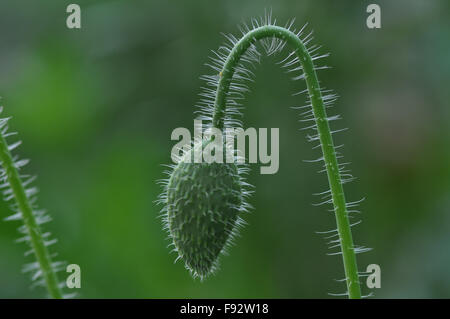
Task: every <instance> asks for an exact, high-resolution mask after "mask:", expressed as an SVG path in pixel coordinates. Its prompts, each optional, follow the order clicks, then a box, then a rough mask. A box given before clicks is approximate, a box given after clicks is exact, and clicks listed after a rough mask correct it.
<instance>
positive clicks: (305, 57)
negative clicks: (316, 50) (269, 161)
mask: <svg viewBox="0 0 450 319" xmlns="http://www.w3.org/2000/svg"><path fill="white" fill-rule="evenodd" d="M267 37H270V38H272V37H276V38H279V39H281V40H284V41H286V42H287V44H288V45H290V46H291V47H292V48H294V51H295V54H296V55H297V57H298V58H299V60H300V63H301V64H302V67H303V70H304V74H305V80H306V85H307V88H308V93H309V97H310V99H311V104H312V109H313V113H314V117H315V121H316V125H317V131H318V133H319V138H320V144H321V147H322V152H323V159H324V162H325V166H326V171H327V175H328V182H329V185H330V189H331V194H332V200H333V205H334V211H335V216H336V223H337V230H338V233H339V237H340V242H341V249H342V258H343V263H344V270H345V276H346V281H347V288H348V296H349V298H361V289H360V285H359V277H358V269H357V265H356V256H355V250H354V246H353V239H352V233H351V229H350V223H349V219H348V215H347V209H346V202H345V196H344V189H343V187H342V180H341V176H340V173H339V166H338V161H337V158H336V152H335V147H334V144H333V139H332V136H331V132H330V127H329V124H328V119H327V116H326V112H325V107H324V103H323V99H322V94H321V91H320V86H319V81H318V79H317V75H316V71H315V69H314V64H313V61H312V59H311V56H310V55H309V53H308V51H307V49H306V47H305V46H304V45H303V43H302V41H301V40H300V38H299V37H298V36H297V35H296V34H295V33H293V32H291V31H289V30H287V29H285V28H282V27H278V26H273V25H267V26H262V27H259V28H256V29H254V30H252V31H249V32H248V33H247V34H246V35H244V36H243V37H242V38H241V39H240V40H239V41H238V42H237V43H236V45H235V46H234V47H233V49H232V50H231V52H230V54H229V55H228V58H227V59H226V61H225V64H224V67H223V69H222V72H221V78H220V80H219V84H218V87H217V92H216V98H215V105H214V115H213V126H214V127H216V128H219V129H223V126H224V117H225V110H226V99H227V93H228V91H229V87H230V83H231V80H232V78H233V74H234V71H235V68H236V66H237V64H238V62H239V60H240V58H241V56H242V55H243V54H244V53H245V51H246V50H247V49H248V48H249V46H250V45H251V44H252V43H254V42H256V41H258V40H260V39H263V38H267Z"/></svg>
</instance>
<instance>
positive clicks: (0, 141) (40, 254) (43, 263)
mask: <svg viewBox="0 0 450 319" xmlns="http://www.w3.org/2000/svg"><path fill="white" fill-rule="evenodd" d="M0 161H1V164H2V166H3V168H4V169H5V173H6V176H7V179H8V183H9V185H10V187H11V189H12V191H13V194H14V198H15V201H16V203H17V206H18V209H19V211H20V213H21V215H22V218H23V222H24V224H25V227H26V228H27V231H28V235H29V237H30V242H31V246H32V248H33V251H34V254H35V256H36V259H37V262H38V263H39V265H40V270H41V271H42V275H43V277H44V280H45V283H46V285H47V289H48V292H49V294H50V296H51V297H52V298H58V299H59V298H62V297H63V296H62V293H61V290H60V288H59V286H58V280H57V277H56V274H55V272H54V270H53V267H52V261H51V258H50V255H49V253H48V250H47V247H46V246H45V242H44V238H43V237H42V233H41V230H40V228H39V225H38V224H37V222H36V219H35V217H34V214H33V209H32V207H31V205H30V202H29V201H28V198H27V195H26V193H25V189H24V187H23V184H22V180H21V178H20V176H19V172H18V171H17V168H16V166H15V165H14V160H13V159H12V156H11V153H10V151H9V150H8V144H7V143H6V141H5V138H4V137H3V134H0Z"/></svg>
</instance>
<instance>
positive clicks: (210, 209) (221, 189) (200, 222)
mask: <svg viewBox="0 0 450 319" xmlns="http://www.w3.org/2000/svg"><path fill="white" fill-rule="evenodd" d="M211 143H213V141H212V140H211V139H209V138H206V139H204V140H197V141H195V142H193V144H192V146H191V148H190V149H189V150H185V151H184V153H183V154H182V155H181V157H180V159H179V161H178V163H177V164H176V165H172V166H171V167H170V168H171V170H170V171H169V172H167V174H168V175H169V176H168V178H167V179H165V180H162V181H161V183H162V184H163V186H164V192H163V193H162V194H161V195H160V198H159V201H160V202H161V203H163V204H164V205H165V206H164V208H163V210H162V218H163V222H164V228H165V229H167V231H168V233H169V238H170V239H171V241H172V242H171V244H170V245H169V246H173V247H174V248H173V251H174V252H177V253H178V257H177V259H176V261H177V260H178V259H182V260H183V261H184V264H185V267H186V269H188V270H189V271H190V273H191V274H192V276H193V277H194V278H197V277H198V278H200V280H203V279H205V278H206V277H207V276H208V275H210V274H212V273H214V272H215V271H216V270H217V269H218V267H219V262H218V259H219V256H220V254H224V253H226V250H227V247H229V246H230V245H231V244H233V239H234V238H235V237H236V236H238V229H239V228H240V227H242V226H243V225H244V224H245V222H244V220H243V219H242V214H243V213H244V212H247V211H248V209H249V208H250V205H249V204H248V203H247V202H246V198H247V197H248V196H249V194H250V191H249V190H248V188H249V187H250V185H249V184H247V183H246V182H245V179H244V175H245V174H246V172H247V170H248V168H247V166H246V165H245V164H243V163H241V161H239V156H238V155H237V154H235V152H234V150H232V149H231V148H229V147H228V146H227V144H226V143H224V145H223V149H224V151H223V153H224V154H225V152H227V151H228V152H232V154H233V160H232V161H231V162H223V163H218V162H209V163H208V162H201V163H196V162H195V157H196V155H195V153H196V152H197V153H200V154H202V153H203V152H204V150H205V148H206V147H207V146H208V144H211Z"/></svg>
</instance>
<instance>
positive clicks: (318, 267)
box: [0, 0, 450, 298]
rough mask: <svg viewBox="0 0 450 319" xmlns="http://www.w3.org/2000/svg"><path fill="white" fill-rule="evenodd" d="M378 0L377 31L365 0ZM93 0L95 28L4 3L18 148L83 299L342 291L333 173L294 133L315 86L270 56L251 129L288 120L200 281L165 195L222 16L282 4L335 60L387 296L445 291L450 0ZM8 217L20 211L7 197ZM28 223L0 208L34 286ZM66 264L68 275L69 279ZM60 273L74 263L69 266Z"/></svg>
mask: <svg viewBox="0 0 450 319" xmlns="http://www.w3.org/2000/svg"><path fill="white" fill-rule="evenodd" d="M371 2H375V3H378V4H379V5H380V6H381V9H382V28H381V29H380V30H369V29H368V28H367V27H366V24H365V21H366V18H367V15H368V14H367V13H366V7H367V5H368V4H369V3H371ZM371 2H369V1H323V0H321V1H317V0H314V1H313V0H303V1H298V0H293V1H261V0H258V1H256V0H254V1H245V2H244V1H238V0H230V1H210V0H209V1H184V0H176V1H175V0H171V1H166V0H161V1H158V0H150V1H139V0H136V1H81V0H78V1H76V3H78V4H79V5H80V6H81V9H82V29H81V30H69V29H67V28H66V25H65V19H66V17H67V13H66V7H67V5H68V4H69V3H71V2H69V1H50V0H46V1H32V0H29V1H24V0H19V1H16V0H2V1H1V2H0V96H2V101H1V104H2V105H3V106H4V113H3V115H4V116H13V117H14V118H13V120H12V121H11V123H10V126H11V129H12V130H13V131H18V132H19V134H20V139H21V140H23V145H22V146H21V147H20V149H19V150H18V152H17V153H18V154H20V156H22V157H25V158H30V159H31V163H30V164H29V166H27V167H26V172H28V173H33V174H37V175H38V180H37V182H36V186H38V187H39V189H40V195H39V203H40V206H41V207H43V208H46V209H47V210H48V211H49V213H50V214H51V216H52V217H53V222H52V223H50V224H48V225H46V226H45V229H46V230H50V231H51V232H52V233H53V234H54V236H55V237H56V238H58V239H59V242H58V243H57V244H56V245H55V246H54V247H53V251H57V252H58V253H59V256H60V259H62V260H65V261H67V262H68V263H76V264H79V265H80V266H81V271H82V288H81V289H80V290H78V293H79V296H81V297H84V298H94V297H96V298H166V297H167V298H170V297H181V298H184V297H217V298H218V297H223V298H253V297H255V298H259V297H261V298H266V297H272V298H328V297H330V296H329V295H328V293H340V292H343V291H344V287H343V285H342V283H339V282H337V281H336V280H335V279H340V278H342V277H343V270H342V262H341V259H340V257H339V256H327V255H326V254H327V252H328V251H327V248H326V245H325V240H324V239H323V238H322V236H320V235H318V234H316V233H315V232H316V231H322V230H327V229H330V228H332V227H334V217H333V216H332V215H331V214H330V213H329V212H327V211H326V208H325V207H315V206H313V205H312V203H314V202H316V201H317V200H318V198H315V197H314V196H313V195H312V194H313V193H316V192H320V191H323V190H325V189H326V179H325V175H323V174H318V173H317V171H318V170H319V167H318V166H317V165H314V164H311V163H305V162H303V160H304V159H312V158H315V157H317V155H318V153H317V150H316V151H314V150H312V148H311V147H312V145H311V144H309V143H307V142H306V140H305V134H304V132H301V131H299V130H298V129H299V128H300V127H301V124H300V123H299V122H297V119H298V117H297V113H298V112H297V111H294V110H292V109H290V107H291V106H296V105H300V104H302V103H303V101H304V98H303V97H298V96H292V95H291V94H292V93H293V92H296V91H299V90H302V89H303V88H304V83H303V82H299V81H297V82H294V81H290V80H289V77H288V76H287V75H286V74H285V73H283V71H282V70H281V69H280V68H279V67H278V66H277V65H276V64H275V63H274V62H277V61H279V60H280V58H282V56H276V57H269V58H265V59H263V61H262V63H261V65H259V66H257V67H256V69H255V70H254V72H255V74H256V81H255V82H254V83H253V84H251V89H252V91H251V93H249V94H248V95H247V100H246V102H245V112H244V113H245V114H244V121H245V126H246V127H256V128H258V127H267V128H270V127H279V128H280V169H279V172H278V174H275V175H260V174H259V165H256V164H254V165H252V173H251V174H250V175H249V177H248V179H249V181H250V183H252V184H253V185H255V186H256V188H255V190H256V193H255V194H254V196H252V197H251V199H250V202H251V204H252V205H253V206H254V207H255V209H254V210H253V211H252V213H250V214H248V215H247V216H245V219H246V221H247V222H248V223H249V225H248V226H247V227H246V228H245V229H244V230H243V231H242V232H241V235H242V236H241V237H240V238H239V239H238V240H237V245H236V246H234V247H233V248H232V249H230V256H226V257H224V258H222V262H221V270H220V271H219V272H218V273H217V274H216V275H215V276H213V277H211V278H209V279H208V280H206V281H205V282H199V281H198V280H193V279H192V278H191V277H190V276H189V275H188V273H187V271H186V270H185V269H184V267H183V265H182V263H176V264H174V263H173V261H174V259H175V257H176V256H175V255H173V254H169V249H168V248H166V246H167V245H168V244H169V242H168V241H167V240H166V233H165V232H164V231H163V230H162V229H161V222H160V220H159V219H158V215H159V209H160V207H158V206H156V205H155V204H154V201H155V200H156V198H157V195H158V194H159V193H160V192H161V189H160V187H159V186H158V185H157V184H156V183H155V182H156V181H157V180H158V179H160V178H162V177H164V175H163V173H162V171H163V170H164V168H163V167H162V166H161V164H168V163H170V151H171V148H172V147H173V145H174V144H175V142H174V141H171V140H170V134H171V132H172V130H173V129H174V128H176V127H186V128H190V129H191V130H192V128H193V117H194V116H193V111H194V110H195V108H194V105H195V103H196V102H197V101H198V99H199V96H198V93H199V92H200V87H201V86H202V85H203V83H202V81H201V80H200V79H199V77H200V76H201V75H202V74H210V73H211V71H210V70H209V69H208V68H207V67H206V66H204V63H206V62H207V60H208V56H209V55H210V50H211V49H217V48H218V47H219V46H220V45H221V43H222V42H223V41H224V37H223V36H221V35H220V33H221V32H226V33H229V32H232V33H235V34H238V32H239V31H238V27H237V25H238V24H240V23H241V22H242V21H248V20H249V19H250V18H252V17H258V16H260V15H262V14H264V9H265V8H272V10H273V15H274V16H275V17H276V18H277V20H278V21H280V23H281V24H284V23H285V21H287V20H288V19H289V18H292V17H296V18H297V20H296V24H297V26H302V25H303V24H304V23H305V22H308V23H309V26H310V28H311V29H313V30H314V32H315V42H316V43H318V44H321V45H322V46H323V52H331V56H330V57H329V58H328V59H327V61H326V64H327V65H330V66H332V67H333V68H332V69H330V70H327V71H322V72H321V73H320V74H319V77H320V79H321V81H322V83H323V85H324V86H326V87H327V88H332V89H334V90H335V91H336V92H337V93H338V94H339V95H340V96H341V98H340V99H339V100H338V102H337V104H336V108H335V109H334V111H335V112H338V113H339V114H341V115H342V116H343V120H342V121H340V122H339V123H337V124H336V125H337V126H335V127H336V128H343V127H348V128H349V130H348V131H346V132H345V133H342V134H339V135H337V137H336V138H337V143H339V144H340V143H343V144H345V148H344V151H343V152H344V155H345V158H346V160H347V161H350V162H352V165H351V168H352V171H353V173H354V175H355V176H357V177H358V179H357V181H355V182H353V183H351V184H348V185H346V193H347V197H348V199H349V200H358V199H360V198H362V197H365V198H366V199H365V201H364V202H363V203H362V205H361V210H362V216H361V217H362V220H363V222H362V224H361V225H359V226H357V227H356V228H354V238H355V241H356V243H358V244H362V245H365V246H369V247H372V248H374V249H373V251H371V252H369V253H365V254H362V255H359V259H358V262H359V268H360V270H364V269H365V268H366V267H367V265H368V264H372V263H375V264H379V265H380V266H381V271H382V284H381V285H382V287H381V289H375V290H369V289H367V288H366V287H364V289H363V290H364V292H365V293H366V294H368V293H370V292H373V293H374V294H375V298H412V297H416V298H432V297H435V298H448V297H450V271H449V269H450V215H449V211H450V165H449V159H450V147H449V145H450V133H449V132H450V130H449V126H450V107H449V103H448V101H449V100H450V90H449V89H448V83H449V79H450V59H449V56H450V41H449V39H450V3H449V2H448V1H446V0H432V1H426V0H397V1H383V0H377V1H371ZM0 205H1V206H0V215H1V216H3V217H6V216H8V215H9V214H10V212H9V209H8V205H6V204H4V203H1V204H0ZM17 226H18V224H17V223H14V222H1V223H0V256H1V257H0V297H2V298H20V297H23V298H28V297H33V298H34V297H44V296H45V291H44V290H43V289H42V288H35V289H33V288H30V286H31V283H30V280H29V278H27V276H24V275H23V274H22V273H21V267H22V265H23V264H24V263H26V262H29V261H30V259H29V258H26V257H24V251H25V247H24V246H23V244H17V243H14V240H15V239H16V238H18V233H17V230H16V228H17ZM62 275H64V274H60V277H61V279H63V276H62ZM64 276H65V275H64Z"/></svg>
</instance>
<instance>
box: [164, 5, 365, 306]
mask: <svg viewBox="0 0 450 319" xmlns="http://www.w3.org/2000/svg"><path fill="white" fill-rule="evenodd" d="M293 25H294V19H293V20H291V21H289V22H288V23H287V24H286V25H285V26H284V27H281V26H277V25H276V20H273V19H272V14H271V12H266V14H265V16H264V17H262V18H260V19H252V20H251V22H250V24H243V26H242V27H241V28H240V30H241V33H242V35H241V36H240V37H236V36H234V35H224V36H225V38H226V43H225V44H224V45H222V46H220V47H219V49H218V50H217V51H213V56H212V57H211V58H210V61H209V62H208V63H207V64H206V65H207V66H209V67H210V68H211V69H212V70H213V74H210V75H205V76H202V77H201V79H203V80H204V81H205V83H206V85H205V86H204V87H202V91H201V93H200V96H201V99H200V101H199V103H198V105H197V106H198V110H197V111H196V113H197V115H198V120H201V121H204V122H207V123H208V124H207V125H206V126H205V127H204V128H203V129H204V131H207V130H209V129H211V128H215V129H219V130H220V131H222V132H226V129H227V128H236V127H241V126H242V122H241V121H240V119H239V118H237V117H238V116H240V115H241V113H240V110H241V108H242V105H241V104H240V103H239V101H240V100H242V99H243V98H244V97H245V93H246V92H247V91H248V90H249V87H248V86H247V82H248V81H252V79H253V77H254V74H253V72H252V71H251V68H252V67H254V65H255V64H258V63H259V62H260V59H261V56H262V53H260V51H259V47H258V43H260V44H261V45H262V48H263V51H264V52H265V53H266V55H272V54H274V53H277V52H281V51H283V49H284V48H285V47H287V46H288V47H290V49H291V51H290V52H289V53H288V55H287V56H286V57H285V58H284V59H283V60H282V61H281V62H279V64H281V67H282V68H284V69H286V70H287V73H288V74H290V75H292V79H293V80H301V81H304V82H305V84H306V89H304V90H301V91H299V92H298V93H295V94H294V95H299V94H302V93H305V94H306V99H307V104H306V105H304V106H300V107H295V108H296V109H299V110H301V112H300V115H301V116H302V119H301V120H300V122H305V123H308V122H310V124H307V126H306V127H304V128H302V129H303V130H307V131H309V133H308V134H307V139H308V141H311V142H316V145H315V146H314V148H317V149H320V150H321V151H322V154H321V156H320V157H319V158H318V159H317V160H313V161H312V162H319V163H322V164H323V172H325V173H326V174H327V177H328V185H329V187H330V188H329V190H327V191H325V192H322V193H320V194H319V195H320V196H321V197H322V198H323V204H330V205H332V209H331V211H332V212H334V215H335V219H336V224H337V229H335V230H332V231H328V232H326V233H327V234H330V235H329V236H327V238H328V239H329V240H330V241H329V245H330V248H332V249H337V251H334V252H332V253H330V254H334V255H341V256H342V261H343V265H344V273H345V278H344V279H343V282H345V283H346V288H347V290H346V292H345V293H344V294H343V295H346V296H348V297H349V298H361V297H362V296H361V289H360V282H359V278H360V276H362V275H363V273H359V272H358V269H357V263H356V254H358V253H362V252H365V251H367V250H368V249H367V248H365V247H363V246H355V245H354V244H353V238H352V232H351V227H352V226H355V225H357V224H358V223H359V222H354V223H352V224H350V221H349V219H350V218H352V217H353V216H352V213H356V212H357V211H356V210H355V209H354V207H355V206H356V205H357V204H358V203H359V201H356V202H348V203H347V202H346V199H345V194H344V188H343V185H344V184H345V183H347V182H349V181H352V180H353V176H352V175H351V174H350V172H349V170H348V168H347V164H348V163H340V162H339V161H338V159H339V160H340V159H341V158H342V155H341V154H340V153H339V151H338V149H339V148H340V147H341V146H342V145H340V146H335V145H334V141H333V134H335V133H338V132H341V131H343V130H331V129H330V122H332V121H335V120H339V119H340V116H339V115H331V116H329V115H327V110H328V109H330V108H331V107H332V106H333V103H334V102H335V101H336V99H337V96H336V95H335V94H334V93H333V92H332V91H330V90H327V89H325V88H323V87H321V85H320V83H319V80H318V77H317V73H316V72H317V71H318V70H322V69H327V68H328V67H327V66H319V65H317V64H316V63H317V61H318V60H321V59H322V58H325V57H327V56H328V54H320V53H318V51H319V49H320V46H317V45H313V44H311V42H312V39H313V37H312V32H306V25H304V26H303V27H302V28H301V29H299V30H297V29H295V28H294V27H293ZM205 142H206V143H209V142H210V141H193V142H192V144H191V150H189V151H184V153H183V152H182V155H181V156H180V159H179V162H178V163H177V164H176V165H172V166H170V170H169V172H167V173H168V175H169V178H167V179H166V180H164V181H163V182H162V183H163V185H164V191H163V194H161V196H160V199H159V201H160V202H161V203H162V204H164V205H165V206H164V208H163V211H162V216H163V220H164V223H165V227H166V229H167V230H168V232H169V238H170V239H171V240H172V245H173V246H174V250H175V251H176V252H178V258H177V259H179V258H182V259H183V260H184V262H185V265H186V268H188V269H189V270H190V271H191V273H192V274H193V275H194V277H196V276H199V277H200V278H202V279H203V278H204V277H205V276H206V275H208V274H209V273H211V272H212V271H213V270H214V269H215V268H217V258H218V255H219V254H220V252H222V251H223V250H224V248H225V247H226V245H227V243H228V241H229V239H230V238H231V237H232V236H233V234H235V229H236V227H237V224H239V221H240V219H239V218H238V217H239V215H240V212H241V211H244V210H245V209H246V208H247V207H248V205H247V204H245V203H244V202H243V199H242V198H243V197H242V196H241V195H240V194H239V192H242V190H243V187H242V185H243V183H244V182H243V179H242V178H241V173H240V171H239V170H238V169H236V167H235V166H234V164H233V165H229V164H218V163H193V162H192V161H187V159H189V158H190V157H191V156H192V154H191V151H192V150H193V149H197V148H200V149H202V147H203V145H204V143H205ZM246 195H247V194H246Z"/></svg>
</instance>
